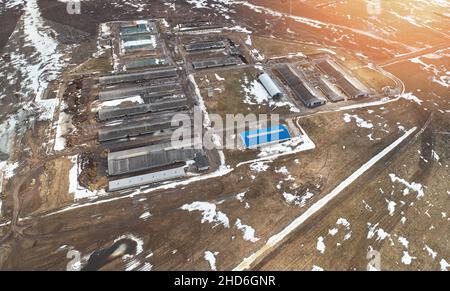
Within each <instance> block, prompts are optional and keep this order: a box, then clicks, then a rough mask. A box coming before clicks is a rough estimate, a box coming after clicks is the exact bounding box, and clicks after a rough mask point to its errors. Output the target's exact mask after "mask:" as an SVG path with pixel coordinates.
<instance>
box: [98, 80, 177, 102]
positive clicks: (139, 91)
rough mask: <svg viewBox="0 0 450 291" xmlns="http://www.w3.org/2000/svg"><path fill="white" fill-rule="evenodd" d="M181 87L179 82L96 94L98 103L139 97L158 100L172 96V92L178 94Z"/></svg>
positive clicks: (115, 89)
mask: <svg viewBox="0 0 450 291" xmlns="http://www.w3.org/2000/svg"><path fill="white" fill-rule="evenodd" d="M180 90H181V85H180V83H179V82H173V83H165V84H162V85H154V86H135V87H130V88H114V89H106V90H102V91H100V92H99V93H98V98H99V100H100V101H110V100H116V99H123V98H126V97H132V96H136V95H141V97H142V98H144V99H146V98H160V97H164V96H169V95H172V94H173V93H174V92H179V91H180Z"/></svg>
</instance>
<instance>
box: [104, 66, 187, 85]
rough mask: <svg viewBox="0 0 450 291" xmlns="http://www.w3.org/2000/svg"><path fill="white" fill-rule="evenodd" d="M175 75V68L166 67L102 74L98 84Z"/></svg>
mask: <svg viewBox="0 0 450 291" xmlns="http://www.w3.org/2000/svg"><path fill="white" fill-rule="evenodd" d="M177 76H178V73H177V68H176V67H168V68H164V69H153V70H146V71H143V72H139V73H126V74H117V75H110V76H103V77H100V78H99V83H100V85H113V84H119V83H127V82H137V81H145V80H156V79H163V78H173V77H177Z"/></svg>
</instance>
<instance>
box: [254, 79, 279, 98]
mask: <svg viewBox="0 0 450 291" xmlns="http://www.w3.org/2000/svg"><path fill="white" fill-rule="evenodd" d="M258 79H259V81H260V82H261V84H262V85H263V87H264V88H265V89H266V91H267V92H268V93H269V95H270V97H272V98H274V97H281V96H283V93H282V92H281V90H280V88H278V86H277V85H276V84H275V82H274V81H273V80H272V78H271V77H270V76H269V75H268V74H267V73H263V74H261V75H259V77H258Z"/></svg>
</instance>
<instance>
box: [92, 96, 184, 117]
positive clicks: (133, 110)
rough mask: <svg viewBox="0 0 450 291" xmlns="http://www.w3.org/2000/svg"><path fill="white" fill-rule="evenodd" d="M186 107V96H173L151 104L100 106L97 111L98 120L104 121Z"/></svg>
mask: <svg viewBox="0 0 450 291" xmlns="http://www.w3.org/2000/svg"><path fill="white" fill-rule="evenodd" d="M186 108H188V102H187V99H186V98H174V99H169V100H164V101H161V102H153V103H151V104H141V105H131V106H123V107H106V108H102V109H100V110H99V112H98V119H99V120H100V121H106V120H110V119H116V118H125V117H130V116H136V115H141V114H146V113H153V112H160V111H169V110H175V111H179V110H182V109H186Z"/></svg>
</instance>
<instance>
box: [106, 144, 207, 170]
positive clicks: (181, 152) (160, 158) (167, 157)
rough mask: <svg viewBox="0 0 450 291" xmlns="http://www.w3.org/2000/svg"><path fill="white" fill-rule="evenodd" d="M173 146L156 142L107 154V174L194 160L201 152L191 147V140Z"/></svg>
mask: <svg viewBox="0 0 450 291" xmlns="http://www.w3.org/2000/svg"><path fill="white" fill-rule="evenodd" d="M183 144H185V145H186V146H183V145H179V146H177V147H173V146H172V144H171V143H166V144H156V145H151V146H146V147H141V148H134V149H130V150H125V151H120V152H113V153H109V154H108V173H109V175H112V176H116V175H123V174H129V173H135V172H140V171H144V170H149V169H154V168H158V167H163V166H168V165H172V164H175V163H180V162H186V161H189V160H194V158H195V157H196V155H198V154H199V153H201V152H202V150H200V149H195V148H186V147H190V146H191V147H192V145H193V141H183Z"/></svg>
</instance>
